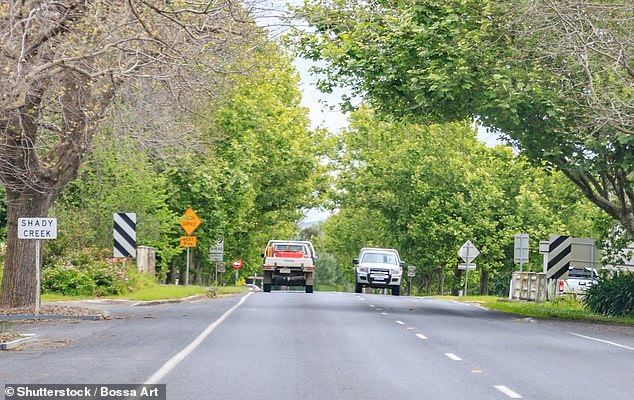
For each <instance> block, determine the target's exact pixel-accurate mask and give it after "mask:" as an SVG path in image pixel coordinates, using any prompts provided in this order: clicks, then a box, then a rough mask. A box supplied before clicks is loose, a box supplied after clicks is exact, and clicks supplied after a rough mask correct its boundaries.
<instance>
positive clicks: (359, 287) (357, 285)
mask: <svg viewBox="0 0 634 400" xmlns="http://www.w3.org/2000/svg"><path fill="white" fill-rule="evenodd" d="M362 291H363V285H361V284H360V283H355V284H354V292H355V293H361V292H362Z"/></svg>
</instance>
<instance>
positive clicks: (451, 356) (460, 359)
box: [445, 353, 462, 361]
mask: <svg viewBox="0 0 634 400" xmlns="http://www.w3.org/2000/svg"><path fill="white" fill-rule="evenodd" d="M445 355H446V356H447V357H449V358H451V359H452V360H454V361H462V358H460V357H458V356H457V355H455V354H454V353H445Z"/></svg>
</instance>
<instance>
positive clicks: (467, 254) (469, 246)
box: [458, 240, 480, 296]
mask: <svg viewBox="0 0 634 400" xmlns="http://www.w3.org/2000/svg"><path fill="white" fill-rule="evenodd" d="M479 254H480V250H478V249H477V248H476V247H475V246H474V245H473V243H471V240H467V241H466V242H465V243H464V244H463V245H462V246H461V247H460V250H458V255H459V256H460V257H462V259H463V260H464V262H465V263H467V268H466V269H465V281H464V296H466V295H467V289H468V287H467V284H468V282H469V269H470V268H469V265H470V264H471V261H473V260H474V259H475V258H476V257H477V256H478V255H479Z"/></svg>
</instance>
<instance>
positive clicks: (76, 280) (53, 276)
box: [42, 249, 136, 296]
mask: <svg viewBox="0 0 634 400" xmlns="http://www.w3.org/2000/svg"><path fill="white" fill-rule="evenodd" d="M98 253H101V254H102V252H99V251H97V254H96V253H95V250H94V249H84V250H83V251H81V252H74V253H72V254H69V255H67V256H65V257H63V258H57V259H55V261H54V262H53V264H52V265H48V266H46V267H45V268H44V269H43V270H42V289H43V291H45V292H51V293H58V294H64V295H85V296H94V295H97V296H103V295H112V294H120V293H125V292H127V290H128V280H129V278H128V277H127V276H126V271H125V270H124V269H123V265H122V262H121V261H119V260H116V259H102V260H97V261H95V259H96V258H97V257H98V255H99V254H98ZM132 268H136V266H135V265H132Z"/></svg>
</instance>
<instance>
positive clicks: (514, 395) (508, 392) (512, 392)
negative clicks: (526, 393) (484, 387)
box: [494, 385, 523, 399]
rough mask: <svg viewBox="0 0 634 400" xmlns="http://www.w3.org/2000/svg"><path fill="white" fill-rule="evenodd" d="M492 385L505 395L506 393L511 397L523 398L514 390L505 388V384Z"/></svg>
mask: <svg viewBox="0 0 634 400" xmlns="http://www.w3.org/2000/svg"><path fill="white" fill-rule="evenodd" d="M494 387H495V388H496V389H497V390H499V391H500V392H502V393H504V394H505V395H507V396H508V397H509V398H511V399H522V398H523V397H522V396H520V395H519V394H517V393H515V392H514V391H512V390H511V389H509V388H507V387H506V386H503V385H498V386H494Z"/></svg>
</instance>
